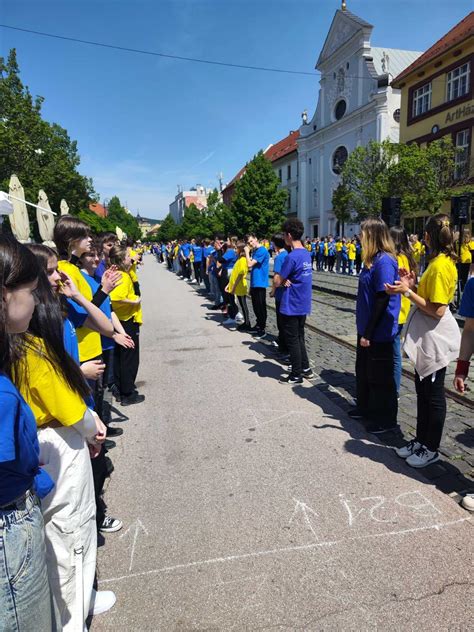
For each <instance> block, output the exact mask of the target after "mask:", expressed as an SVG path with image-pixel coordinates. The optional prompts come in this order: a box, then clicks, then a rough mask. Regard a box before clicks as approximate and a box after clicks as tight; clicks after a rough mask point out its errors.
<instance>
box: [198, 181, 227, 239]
mask: <svg viewBox="0 0 474 632" xmlns="http://www.w3.org/2000/svg"><path fill="white" fill-rule="evenodd" d="M228 213H229V209H228V208H227V207H226V205H225V204H224V203H223V202H222V199H221V196H220V195H219V192H218V191H217V189H214V191H211V193H209V196H208V198H207V207H206V208H205V209H203V211H202V212H201V227H202V237H209V238H212V237H214V236H215V235H216V234H218V233H225V232H226V227H227V225H228V223H229V218H228Z"/></svg>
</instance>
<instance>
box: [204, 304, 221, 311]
mask: <svg viewBox="0 0 474 632" xmlns="http://www.w3.org/2000/svg"><path fill="white" fill-rule="evenodd" d="M207 309H213V310H216V309H220V305H211V307H208V308H207Z"/></svg>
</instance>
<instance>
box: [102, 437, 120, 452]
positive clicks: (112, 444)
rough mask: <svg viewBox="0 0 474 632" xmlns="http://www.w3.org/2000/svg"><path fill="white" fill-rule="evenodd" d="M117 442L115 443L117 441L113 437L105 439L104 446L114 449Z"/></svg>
mask: <svg viewBox="0 0 474 632" xmlns="http://www.w3.org/2000/svg"><path fill="white" fill-rule="evenodd" d="M116 445H117V444H116V443H115V441H112V439H106V440H105V441H104V448H105V449H106V450H112V448H115V446H116Z"/></svg>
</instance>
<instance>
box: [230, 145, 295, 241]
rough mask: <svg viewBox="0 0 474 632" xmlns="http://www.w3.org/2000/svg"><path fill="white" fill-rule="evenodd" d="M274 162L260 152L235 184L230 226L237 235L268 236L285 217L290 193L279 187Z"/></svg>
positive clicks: (278, 226)
mask: <svg viewBox="0 0 474 632" xmlns="http://www.w3.org/2000/svg"><path fill="white" fill-rule="evenodd" d="M279 185H280V182H279V180H278V177H277V175H276V174H275V172H274V170H273V167H272V163H271V162H270V161H269V160H268V159H267V158H265V156H264V154H263V151H260V152H259V153H258V154H257V155H256V156H255V157H254V158H253V160H252V161H251V162H249V163H248V165H247V166H246V171H245V173H244V175H243V176H242V178H241V179H240V180H239V181H238V182H237V183H236V185H235V193H234V197H233V198H232V203H231V208H230V210H231V213H230V218H229V219H230V221H229V227H228V228H229V229H230V230H231V232H234V233H235V234H237V235H245V234H246V233H256V234H257V235H259V236H261V237H263V236H268V235H270V234H271V233H272V232H274V231H275V230H278V229H279V228H280V227H281V224H282V222H283V221H284V220H285V209H286V207H287V200H288V193H287V191H285V190H284V189H280V186H279Z"/></svg>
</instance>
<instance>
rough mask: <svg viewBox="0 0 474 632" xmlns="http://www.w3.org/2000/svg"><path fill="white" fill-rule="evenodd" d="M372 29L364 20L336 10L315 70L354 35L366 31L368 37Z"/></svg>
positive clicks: (348, 12)
mask: <svg viewBox="0 0 474 632" xmlns="http://www.w3.org/2000/svg"><path fill="white" fill-rule="evenodd" d="M373 28H374V27H373V26H372V25H371V24H369V23H368V22H365V20H362V19H361V18H359V17H357V15H354V14H353V13H351V12H350V11H343V10H340V9H339V10H337V11H336V13H335V15H334V18H333V21H332V23H331V27H330V29H329V32H328V34H327V37H326V41H325V42H324V46H323V49H322V51H321V53H320V54H319V58H318V61H317V62H316V68H319V66H320V65H321V64H323V63H324V62H325V61H326V60H327V59H328V58H329V57H331V55H333V54H334V53H335V52H336V50H337V49H338V48H341V46H343V45H344V44H345V43H346V42H348V41H349V40H350V39H352V38H353V37H354V35H355V34H356V33H359V32H360V31H364V30H365V31H367V36H370V33H371V32H372V29H373Z"/></svg>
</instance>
